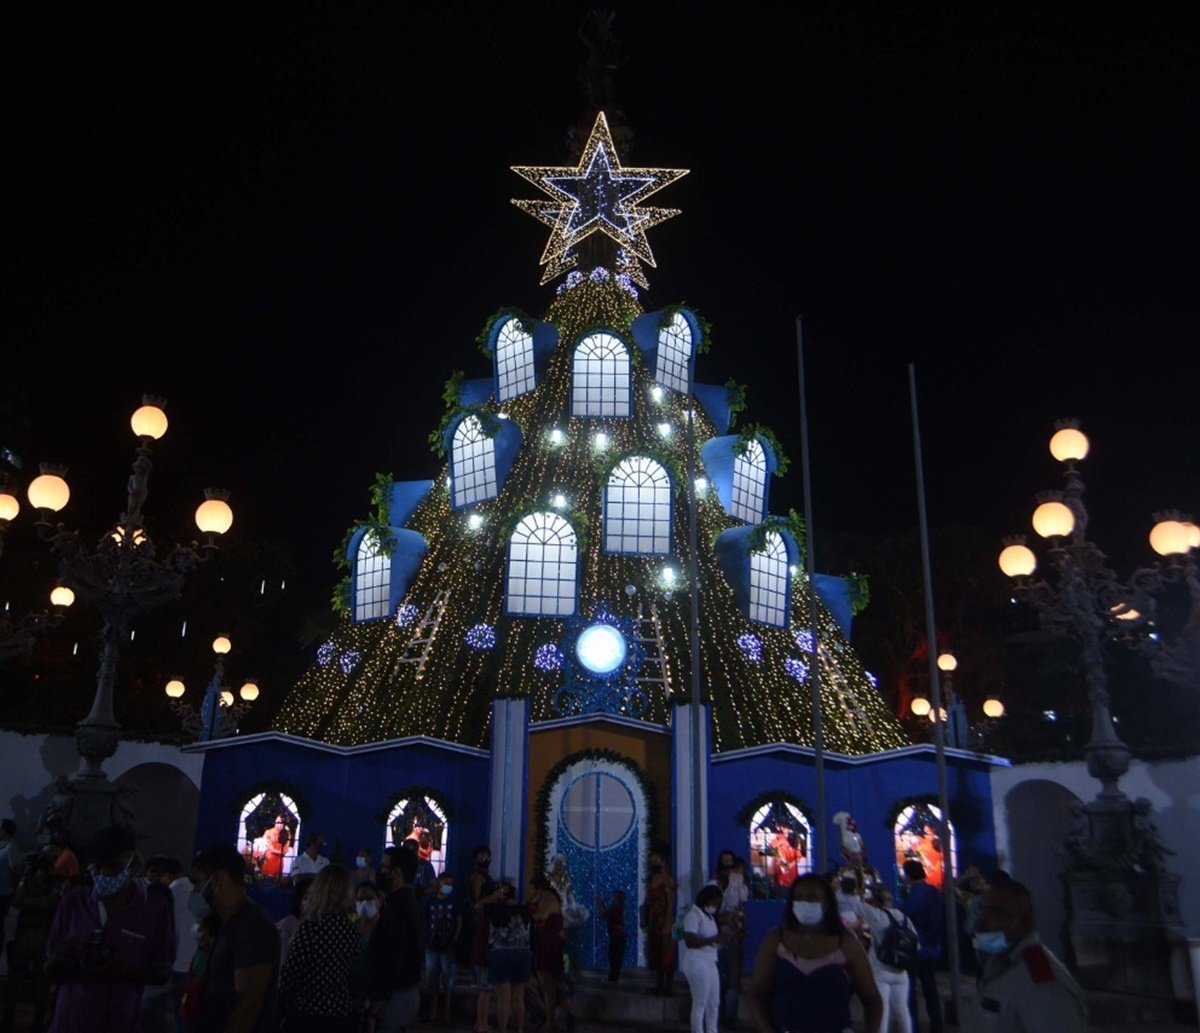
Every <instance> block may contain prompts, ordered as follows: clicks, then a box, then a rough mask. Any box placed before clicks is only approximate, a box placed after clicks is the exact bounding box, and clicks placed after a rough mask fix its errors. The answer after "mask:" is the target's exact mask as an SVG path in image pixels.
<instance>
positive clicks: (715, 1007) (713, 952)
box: [679, 885, 730, 1033]
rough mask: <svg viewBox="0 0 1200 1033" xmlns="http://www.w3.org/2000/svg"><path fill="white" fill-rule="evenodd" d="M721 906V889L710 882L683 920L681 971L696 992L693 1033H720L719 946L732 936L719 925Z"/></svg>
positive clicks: (690, 988) (693, 1001) (693, 1010)
mask: <svg viewBox="0 0 1200 1033" xmlns="http://www.w3.org/2000/svg"><path fill="white" fill-rule="evenodd" d="M720 907H721V888H720V887H719V886H712V885H708V886H705V887H704V888H703V889H701V890H700V892H699V893H697V894H696V902H695V903H694V904H692V906H691V907H690V908H688V911H687V914H686V915H685V916H684V919H683V941H682V947H681V950H680V956H679V971H680V972H682V973H683V977H684V979H686V980H687V981H688V989H689V990H690V991H691V994H692V1033H717V1019H718V1017H719V1016H720V1009H721V975H720V973H719V972H718V971H717V948H718V947H719V946H720V945H722V944H723V943H725V941H726V940H728V939H729V936H730V934H729V932H728V931H723V930H720V929H718V927H717V911H718V910H719V909H720Z"/></svg>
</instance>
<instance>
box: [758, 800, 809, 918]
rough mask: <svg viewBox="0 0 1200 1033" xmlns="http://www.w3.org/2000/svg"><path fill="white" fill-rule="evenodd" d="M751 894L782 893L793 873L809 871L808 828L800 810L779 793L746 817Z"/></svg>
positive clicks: (785, 893) (759, 895)
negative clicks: (777, 797) (748, 824)
mask: <svg viewBox="0 0 1200 1033" xmlns="http://www.w3.org/2000/svg"><path fill="white" fill-rule="evenodd" d="M749 833H750V867H749V870H748V871H747V873H746V875H747V878H749V880H750V891H751V895H752V896H753V897H754V898H755V899H757V900H763V899H766V898H768V897H786V896H787V893H788V887H790V886H791V885H792V882H793V880H794V879H795V878H796V876H797V875H803V874H805V873H806V872H810V871H812V830H811V829H810V828H809V825H808V819H807V818H805V816H804V812H803V811H802V810H800V808H799V807H797V806H796V805H795V804H794V803H790V802H789V801H787V800H786V799H783V798H782V797H781V798H780V799H778V800H772V801H771V802H769V803H765V804H763V805H762V806H761V807H760V808H759V809H758V810H757V811H755V812H754V816H753V817H752V818H751V819H750V829H749Z"/></svg>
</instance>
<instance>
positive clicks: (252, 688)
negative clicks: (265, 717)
mask: <svg viewBox="0 0 1200 1033" xmlns="http://www.w3.org/2000/svg"><path fill="white" fill-rule="evenodd" d="M238 695H239V696H241V697H242V699H244V700H245V701H246V702H247V703H253V702H254V701H255V700H256V699H258V686H257V685H255V684H254V682H252V681H248V682H246V684H245V685H243V686H242V687H241V688H240V689H239V690H238Z"/></svg>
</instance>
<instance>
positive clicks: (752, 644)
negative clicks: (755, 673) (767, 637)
mask: <svg viewBox="0 0 1200 1033" xmlns="http://www.w3.org/2000/svg"><path fill="white" fill-rule="evenodd" d="M737 644H738V648H739V649H740V650H741V651H742V655H743V656H745V658H746V659H747V660H749V661H750V662H751V663H755V664H756V663H758V662H759V661H760V660H761V659H762V639H760V638H759V637H758V636H757V635H752V634H750V632H748V631H747V632H746V633H745V634H744V635H738V640H737Z"/></svg>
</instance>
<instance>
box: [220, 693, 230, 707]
mask: <svg viewBox="0 0 1200 1033" xmlns="http://www.w3.org/2000/svg"><path fill="white" fill-rule="evenodd" d="M221 706H223V707H231V706H233V693H232V692H230V691H229V690H228V689H222V690H221Z"/></svg>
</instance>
